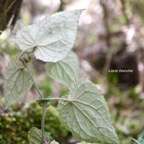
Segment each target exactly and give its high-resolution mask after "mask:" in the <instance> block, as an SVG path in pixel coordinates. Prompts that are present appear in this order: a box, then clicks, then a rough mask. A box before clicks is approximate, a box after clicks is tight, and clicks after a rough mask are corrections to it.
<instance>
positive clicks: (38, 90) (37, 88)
mask: <svg viewBox="0 0 144 144" xmlns="http://www.w3.org/2000/svg"><path fill="white" fill-rule="evenodd" d="M22 62H23V64H24V65H25V67H26V68H27V70H28V72H29V74H30V76H31V79H32V81H33V83H34V86H35V87H36V90H37V92H38V94H39V96H40V97H41V98H43V96H42V94H41V92H40V89H39V87H38V85H37V84H36V82H35V80H34V78H33V75H32V72H31V70H30V69H29V67H28V65H27V63H26V62H25V61H24V60H23V61H22Z"/></svg>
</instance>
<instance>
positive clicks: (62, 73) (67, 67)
mask: <svg viewBox="0 0 144 144" xmlns="http://www.w3.org/2000/svg"><path fill="white" fill-rule="evenodd" d="M46 70H47V72H48V74H49V76H50V77H52V78H53V79H55V80H57V81H58V82H60V83H64V84H65V83H66V84H70V83H71V82H73V81H74V80H75V79H76V78H77V77H78V71H79V63H78V57H77V56H76V54H75V53H73V52H71V53H70V54H69V55H68V56H67V57H65V58H64V59H62V60H60V61H58V62H56V63H52V62H50V63H47V64H46Z"/></svg>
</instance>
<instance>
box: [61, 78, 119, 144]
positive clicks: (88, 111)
mask: <svg viewBox="0 0 144 144" xmlns="http://www.w3.org/2000/svg"><path fill="white" fill-rule="evenodd" d="M67 98H68V101H63V100H61V101H60V102H59V105H58V110H59V112H60V116H61V120H62V121H63V123H64V124H65V126H66V127H67V128H68V129H69V130H70V131H72V133H73V134H74V135H76V136H77V137H79V138H80V139H82V140H84V141H86V142H94V143H95V142H100V143H102V144H119V140H118V137H117V135H116V133H115V130H114V128H113V126H112V123H111V118H110V115H109V110H108V106H107V103H106V101H105V99H104V97H103V96H102V94H101V93H100V91H99V90H98V89H97V88H96V86H95V84H93V83H91V82H90V81H88V80H85V79H81V80H78V81H76V82H75V83H74V84H73V85H72V86H71V89H70V92H69V94H68V96H67Z"/></svg>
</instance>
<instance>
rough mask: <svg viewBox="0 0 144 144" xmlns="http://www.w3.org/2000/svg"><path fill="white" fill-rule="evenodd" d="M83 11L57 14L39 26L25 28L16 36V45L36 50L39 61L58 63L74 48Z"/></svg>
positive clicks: (23, 48)
mask: <svg viewBox="0 0 144 144" xmlns="http://www.w3.org/2000/svg"><path fill="white" fill-rule="evenodd" d="M82 11H83V10H81V9H80V10H73V11H64V12H60V13H56V14H53V15H52V16H50V17H46V18H44V19H43V20H41V21H40V22H39V23H37V24H33V25H30V26H26V27H24V28H23V29H21V30H20V31H19V32H18V33H17V35H16V44H17V45H18V46H19V48H20V49H21V50H26V49H30V50H32V49H33V48H35V50H34V55H35V57H36V58H37V59H40V60H42V61H45V62H57V61H59V60H61V59H63V58H64V57H66V56H67V55H68V53H69V52H70V50H71V49H72V48H73V46H74V43H75V39H76V34H77V24H78V20H79V17H80V14H81V12H82Z"/></svg>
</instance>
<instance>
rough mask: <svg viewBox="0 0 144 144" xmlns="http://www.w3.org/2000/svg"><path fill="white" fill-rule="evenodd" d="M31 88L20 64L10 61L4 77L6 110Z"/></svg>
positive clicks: (30, 81)
mask: <svg viewBox="0 0 144 144" xmlns="http://www.w3.org/2000/svg"><path fill="white" fill-rule="evenodd" d="M31 86H32V80H31V78H30V75H29V73H28V72H27V71H26V70H25V68H24V67H23V65H22V64H19V63H17V61H14V60H12V61H11V62H10V64H9V66H8V68H7V70H6V73H5V75H4V97H5V104H6V108H8V107H9V106H11V105H12V104H14V103H16V102H18V101H19V100H21V99H23V98H24V97H25V96H26V94H27V93H28V91H29V90H30V88H31Z"/></svg>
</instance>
